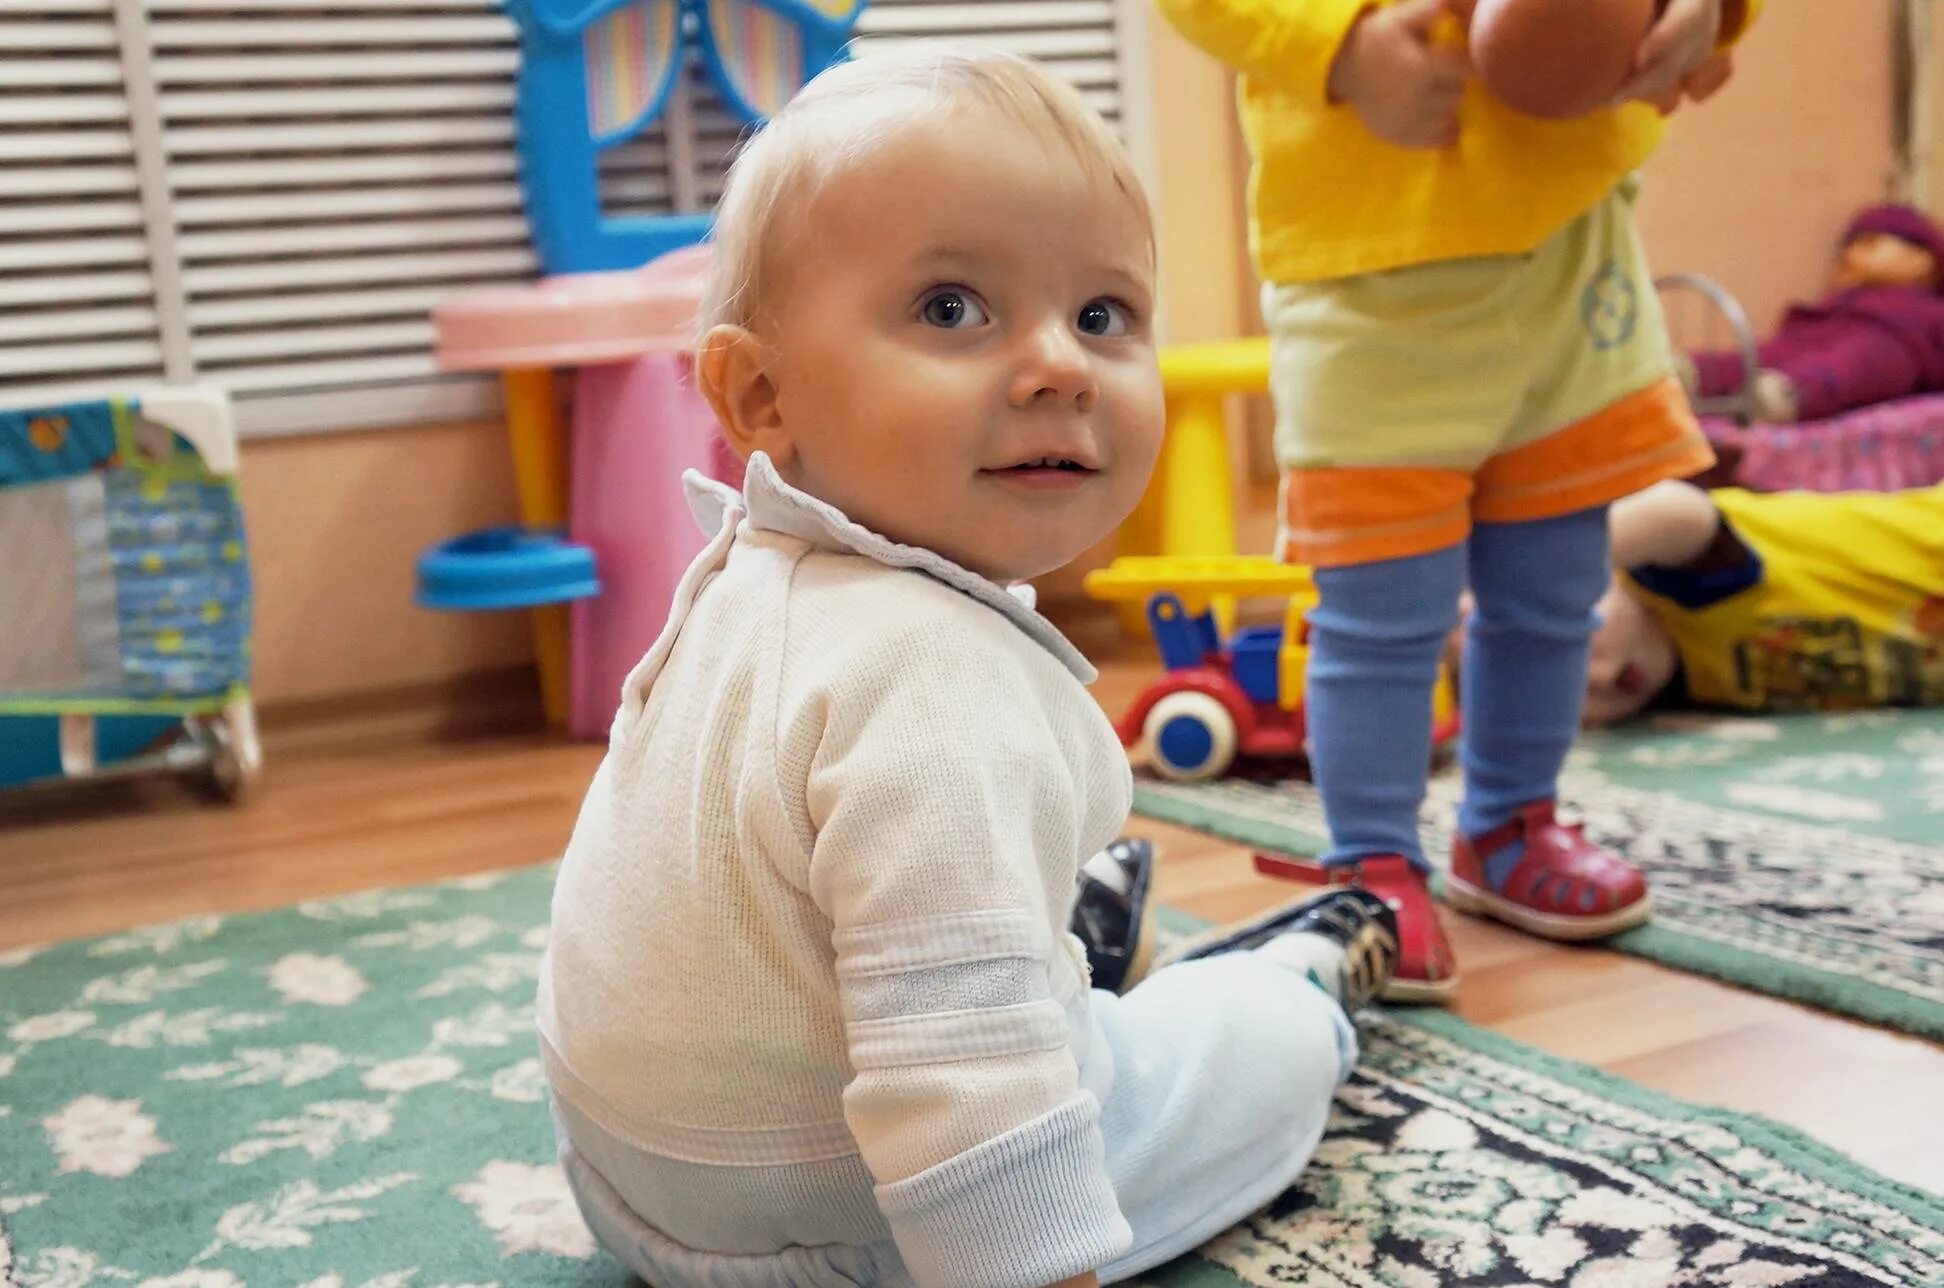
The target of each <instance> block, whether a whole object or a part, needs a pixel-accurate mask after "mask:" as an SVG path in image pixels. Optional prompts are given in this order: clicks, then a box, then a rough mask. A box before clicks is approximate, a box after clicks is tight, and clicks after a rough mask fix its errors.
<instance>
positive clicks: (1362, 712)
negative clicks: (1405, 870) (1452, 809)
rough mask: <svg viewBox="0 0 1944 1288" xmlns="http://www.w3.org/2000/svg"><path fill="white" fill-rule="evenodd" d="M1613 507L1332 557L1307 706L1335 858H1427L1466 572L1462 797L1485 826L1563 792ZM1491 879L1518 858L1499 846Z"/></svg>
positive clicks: (1475, 824) (1471, 823) (1320, 583)
mask: <svg viewBox="0 0 1944 1288" xmlns="http://www.w3.org/2000/svg"><path fill="white" fill-rule="evenodd" d="M1609 576H1610V573H1609V571H1608V566H1607V527H1606V509H1605V507H1600V508H1597V509H1592V510H1582V511H1580V512H1579V513H1577V514H1569V515H1566V516H1564V517H1562V518H1557V519H1542V520H1538V521H1536V522H1532V523H1494V524H1480V525H1478V526H1477V527H1476V528H1475V529H1474V530H1473V532H1472V536H1471V539H1470V541H1469V542H1467V543H1466V544H1464V545H1459V546H1452V547H1450V548H1449V549H1445V550H1438V551H1433V552H1432V553H1430V554H1426V555H1417V556H1414V557H1412V558H1408V559H1391V560H1385V561H1383V562H1380V563H1371V564H1359V565H1355V566H1352V567H1346V568H1329V569H1323V570H1320V571H1319V572H1318V573H1317V576H1316V584H1317V589H1318V590H1319V591H1320V592H1321V596H1322V603H1321V604H1320V605H1319V606H1318V607H1317V609H1316V610H1315V611H1314V612H1312V613H1311V614H1310V649H1311V652H1310V667H1309V685H1308V689H1307V698H1306V706H1307V709H1308V716H1309V737H1310V751H1311V756H1312V759H1313V760H1314V763H1315V770H1316V783H1317V788H1318V790H1319V791H1320V792H1321V793H1322V797H1323V810H1324V813H1325V815H1326V816H1327V817H1328V819H1329V824H1330V836H1331V847H1330V850H1329V851H1328V853H1327V854H1326V855H1325V856H1324V860H1325V862H1348V861H1352V860H1355V859H1358V858H1363V857H1366V856H1369V855H1374V854H1401V855H1403V856H1404V857H1405V858H1407V859H1409V860H1410V861H1411V862H1412V863H1414V864H1416V865H1418V866H1419V867H1423V866H1424V847H1423V844H1422V842H1421V841H1420V840H1419V838H1418V807H1419V805H1420V804H1422V802H1423V800H1424V783H1425V773H1426V770H1427V767H1428V766H1429V764H1430V760H1431V690H1432V685H1433V683H1434V682H1435V680H1436V677H1437V668H1438V655H1439V652H1440V650H1441V648H1442V646H1443V643H1444V639H1445V636H1446V635H1447V634H1448V633H1449V632H1450V630H1451V627H1452V626H1453V624H1454V623H1455V622H1456V620H1457V613H1458V592H1459V591H1460V590H1461V589H1462V588H1463V586H1464V585H1465V584H1466V582H1467V581H1469V583H1470V585H1471V590H1472V596H1473V598H1474V600H1476V602H1477V608H1476V611H1475V612H1474V614H1473V616H1472V619H1471V624H1470V627H1469V629H1468V632H1467V636H1466V641H1465V662H1464V674H1463V675H1462V677H1461V691H1462V693H1463V705H1464V718H1465V739H1464V752H1463V764H1464V771H1465V799H1464V804H1463V806H1462V807H1461V808H1460V810H1459V816H1458V825H1459V827H1460V829H1461V830H1462V831H1463V832H1464V833H1465V834H1466V835H1468V836H1476V835H1478V834H1479V833H1481V832H1486V831H1489V830H1491V829H1492V828H1494V827H1497V826H1499V825H1500V824H1502V823H1504V822H1506V821H1507V820H1509V819H1510V818H1511V817H1512V815H1513V813H1514V811H1516V810H1517V809H1518V808H1519V807H1520V806H1521V805H1525V804H1528V803H1530V802H1532V801H1535V800H1542V799H1546V798H1548V797H1551V796H1552V795H1553V794H1554V792H1555V791H1556V790H1557V781H1558V777H1559V768H1560V766H1561V765H1562V764H1563V763H1565V760H1566V752H1567V750H1568V749H1569V748H1570V747H1571V746H1572V743H1573V736H1574V733H1575V732H1576V731H1577V730H1578V728H1579V721H1580V711H1581V708H1582V706H1583V704H1584V702H1585V698H1586V657H1587V644H1588V641H1589V640H1590V638H1591V637H1592V633H1593V627H1594V624H1595V620H1596V619H1595V614H1594V606H1595V605H1596V604H1598V603H1599V601H1600V596H1601V595H1602V594H1603V593H1604V592H1605V590H1606V586H1607V579H1608V577H1609ZM1499 857H1500V862H1499V863H1497V864H1494V865H1492V866H1493V868H1495V869H1497V870H1488V871H1487V873H1486V875H1487V878H1488V879H1489V880H1490V881H1491V882H1492V883H1493V884H1495V885H1496V884H1498V883H1500V882H1502V881H1503V880H1504V878H1505V876H1506V875H1508V874H1509V872H1510V868H1511V865H1512V863H1514V862H1516V861H1517V857H1518V856H1517V854H1516V853H1515V852H1508V853H1507V854H1505V855H1502V856H1499Z"/></svg>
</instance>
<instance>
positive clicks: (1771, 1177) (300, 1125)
mask: <svg viewBox="0 0 1944 1288" xmlns="http://www.w3.org/2000/svg"><path fill="white" fill-rule="evenodd" d="M551 883H552V872H551V870H550V869H548V868H533V869H527V870H524V871H520V872H515V873H509V874H499V875H490V876H482V877H477V878H471V879H467V880H464V881H460V882H456V883H451V884H447V885H442V886H435V887H426V888H421V889H411V890H393V891H379V892H373V893H368V894H360V895H355V896H352V897H349V898H344V899H335V900H324V901H318V902H314V903H308V904H304V905H301V906H299V907H297V908H293V909H287V910H282V911H278V912H271V913H263V914H255V915H247V916H236V917H230V918H216V917H203V918H196V919H193V920H190V921H184V922H179V923H176V924H173V925H168V926H160V927H154V928H150V929H145V930H140V931H135V932H132V933H130V934H125V935H116V936H111V937H108V938H105V939H98V940H93V941H82V942H76V943H69V944H61V945H56V946H52V947H48V948H43V949H27V950H19V951H15V952H10V953H6V954H4V955H0V1283H6V1284H10V1285H18V1286H19V1288H87V1286H88V1285H110V1286H113V1288H249V1286H256V1288H514V1286H516V1285H576V1286H583V1285H584V1286H586V1288H618V1286H619V1285H622V1284H625V1283H628V1282H630V1279H629V1276H628V1275H627V1274H626V1272H624V1271H623V1270H622V1269H621V1267H620V1266H619V1265H618V1264H616V1263H615V1262H613V1261H612V1260H610V1259H609V1258H608V1257H607V1256H606V1255H605V1254H604V1253H602V1252H600V1251H598V1250H597V1249H596V1247H595V1244H594V1241H593V1239H592V1237H591V1236H590V1235H589V1233H588V1231H587V1229H586V1227H585V1225H583V1224H582V1222H581V1219H580V1216H579V1213H578V1212H577V1210H576V1209H575V1207H574V1204H573V1201H572V1198H571V1196H570V1195H569V1194H568V1191H567V1187H566V1185H565V1182H564V1180H563V1178H562V1175H561V1173H560V1170H559V1168H558V1167H557V1166H556V1165H555V1162H554V1157H553V1142H552V1133H551V1130H550V1128H549V1125H548V1119H547V1109H546V1104H545V1097H546V1092H545V1085H544V1081H543V1079H542V1077H541V1073H540V1068H539V1064H538V1061H537V1058H536V1053H535V1047H534V1039H533V1032H532V1025H533V1015H532V995H533V990H534V981H535V974H536V968H537V964H538V958H539V953H540V951H541V949H542V948H543V947H544V946H545V942H546V929H545V919H546V916H547V911H548V899H549V894H550V890H551ZM1366 1043H1367V1045H1366V1057H1365V1061H1364V1063H1363V1065H1362V1067H1361V1068H1360V1069H1359V1071H1358V1073H1357V1075H1356V1078H1355V1079H1354V1080H1353V1081H1352V1082H1351V1083H1350V1084H1349V1085H1348V1086H1347V1087H1346V1088H1345V1090H1344V1092H1343V1095H1342V1098H1341V1104H1340V1106H1339V1109H1338V1113H1337V1117H1336V1121H1335V1124H1334V1128H1333V1130H1332V1132H1331V1134H1330V1136H1329V1138H1328V1139H1327V1140H1326V1141H1325V1143H1324V1145H1323V1147H1322V1150H1321V1151H1320V1153H1319V1155H1318V1159H1317V1164H1316V1166H1315V1167H1313V1168H1312V1169H1311V1171H1310V1173H1309V1174H1308V1175H1307V1177H1306V1179H1305V1181H1304V1182H1303V1185H1302V1186H1301V1187H1300V1188H1299V1189H1297V1190H1296V1191H1293V1192H1292V1193H1291V1194H1290V1195H1288V1196H1287V1197H1285V1198H1284V1199H1283V1200H1282V1201H1281V1202H1279V1203H1278V1204H1277V1205H1275V1206H1273V1207H1272V1208H1271V1209H1270V1210H1268V1211H1267V1212H1265V1213H1264V1214H1262V1215H1261V1216H1259V1217H1257V1218H1256V1219H1255V1220H1253V1221H1251V1222H1249V1223H1248V1224H1247V1225H1246V1226H1244V1227H1242V1228H1240V1229H1238V1230H1236V1231H1234V1232H1232V1233H1230V1234H1228V1235H1225V1236H1223V1237H1222V1238H1221V1239H1218V1240H1217V1241H1216V1242H1215V1243H1213V1244H1211V1245H1210V1246H1209V1248H1208V1249H1207V1250H1206V1251H1205V1252H1204V1253H1203V1254H1202V1255H1200V1256H1197V1257H1191V1258H1187V1259H1185V1260H1184V1261H1182V1262H1180V1263H1177V1264H1176V1265H1174V1266H1171V1267H1168V1268H1167V1269H1165V1270H1163V1271H1160V1272H1157V1273H1156V1274H1154V1275H1151V1276H1149V1277H1148V1282H1150V1283H1152V1284H1154V1285H1157V1286H1158V1288H1208V1286H1211V1285H1223V1286H1227V1285H1233V1284H1237V1283H1243V1284H1252V1285H1270V1284H1290V1283H1298V1284H1332V1283H1341V1284H1371V1285H1376V1284H1382V1285H1396V1286H1397V1288H1428V1286H1429V1285H1432V1284H1440V1283H1451V1284H1463V1283H1480V1284H1514V1283H1518V1284H1559V1285H1565V1286H1566V1288H1633V1285H1642V1288H1645V1285H1648V1284H1653V1285H1660V1284H1689V1283H1693V1284H1721V1285H1724V1286H1733V1288H1741V1286H1742V1285H1767V1284H1800V1285H1804V1286H1805V1288H1820V1286H1822V1285H1836V1284H1852V1283H1853V1284H1897V1283H1925V1282H1937V1281H1938V1277H1939V1276H1944V1242H1940V1236H1939V1235H1938V1233H1937V1231H1938V1229H1940V1228H1944V1207H1940V1206H1939V1205H1938V1204H1936V1203H1935V1202H1934V1201H1932V1200H1929V1199H1926V1198H1924V1197H1922V1196H1919V1195H1916V1194H1915V1193H1914V1192H1911V1191H1907V1190H1904V1189H1900V1188H1899V1187H1897V1186H1894V1185H1892V1184H1890V1183H1888V1182H1886V1181H1883V1180H1881V1179H1880V1178H1877V1177H1874V1176H1872V1175H1871V1174H1869V1173H1867V1172H1865V1171H1863V1170H1861V1169H1859V1168H1856V1167H1854V1166H1853V1165H1850V1164H1848V1163H1845V1162H1843V1161H1841V1160H1839V1159H1837V1158H1836V1157H1834V1156H1833V1155H1830V1154H1828V1153H1827V1152H1825V1151H1822V1150H1820V1149H1819V1148H1817V1147H1815V1146H1813V1145H1810V1144H1808V1143H1807V1142H1803V1141H1801V1140H1800V1139H1799V1138H1796V1137H1793V1136H1792V1135H1790V1134H1788V1133H1786V1132H1783V1131H1781V1130H1780V1129H1778V1128H1775V1127H1772V1126H1770V1125H1767V1124H1764V1123H1761V1122H1759V1121H1757V1120H1753V1119H1747V1118H1741V1117H1736V1116H1733V1115H1726V1114H1713V1113H1710V1112H1709V1111H1703V1110H1697V1109H1694V1108H1693V1107H1691V1106H1685V1105H1681V1104H1679V1103H1678V1102H1674V1101H1670V1100H1664V1099H1661V1098H1659V1097H1655V1096H1652V1095H1650V1094H1649V1093H1646V1092H1643V1091H1640V1090H1639V1089H1638V1088H1633V1087H1631V1086H1629V1085H1628V1084H1625V1083H1622V1082H1618V1081H1616V1080H1613V1079H1608V1078H1605V1077H1603V1076H1602V1075H1599V1074H1597V1073H1594V1072H1592V1071H1589V1070H1585V1069H1581V1068H1579V1067H1577V1066H1571V1065H1565V1064H1559V1063H1557V1062H1551V1061H1548V1060H1547V1059H1546V1057H1543V1056H1539V1055H1537V1054H1536V1053H1533V1052H1530V1051H1527V1050H1526V1049H1524V1048H1520V1047H1517V1046H1514V1045H1513V1044H1510V1043H1506V1042H1503V1041H1502V1040H1500V1039H1497V1038H1494V1037H1492V1036H1490V1035H1488V1034H1485V1033H1482V1032H1480V1031H1479V1030H1476V1029H1472V1028H1470V1027H1469V1026H1466V1025H1464V1024H1462V1023H1461V1022H1458V1021H1455V1020H1452V1019H1451V1018H1450V1017H1446V1016H1428V1017H1402V1016H1400V1017H1393V1018H1379V1019H1376V1020H1374V1021H1373V1022H1372V1024H1371V1026H1370V1027H1368V1028H1367V1030H1366ZM1641 1265H1645V1266H1647V1267H1649V1268H1650V1270H1649V1272H1641V1271H1639V1270H1638V1269H1637V1267H1638V1266H1641ZM1629 1266H1632V1267H1636V1269H1633V1270H1629V1269H1628V1267H1629ZM1663 1270H1665V1271H1666V1272H1667V1273H1668V1274H1672V1275H1674V1277H1671V1278H1646V1279H1643V1278H1641V1277H1640V1276H1641V1273H1654V1274H1658V1273H1661V1272H1662V1271H1663ZM1629 1276H1631V1277H1629ZM1736 1276H1739V1277H1736Z"/></svg>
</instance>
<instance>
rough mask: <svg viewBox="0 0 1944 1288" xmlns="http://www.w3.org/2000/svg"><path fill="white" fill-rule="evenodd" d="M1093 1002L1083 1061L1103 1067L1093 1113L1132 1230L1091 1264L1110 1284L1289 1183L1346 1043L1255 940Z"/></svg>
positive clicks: (1316, 1130)
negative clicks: (1107, 1081) (1106, 1066)
mask: <svg viewBox="0 0 1944 1288" xmlns="http://www.w3.org/2000/svg"><path fill="white" fill-rule="evenodd" d="M1092 1006H1093V1020H1094V1025H1095V1034H1094V1043H1093V1054H1092V1056H1091V1058H1090V1063H1092V1061H1094V1060H1103V1061H1105V1060H1111V1062H1112V1065H1113V1069H1112V1073H1111V1076H1112V1083H1111V1085H1110V1086H1109V1087H1108V1089H1107V1090H1106V1092H1105V1094H1104V1095H1103V1098H1102V1099H1103V1103H1102V1106H1101V1116H1100V1126H1101V1133H1102V1135H1103V1136H1104V1137H1105V1139H1106V1144H1107V1168H1108V1171H1109V1172H1110V1173H1111V1175H1112V1177H1113V1182H1114V1191H1115V1194H1116V1195H1117V1197H1118V1198H1119V1199H1120V1206H1121V1212H1122V1214H1123V1215H1124V1216H1125V1217H1126V1218H1127V1222H1128V1224H1129V1225H1130V1226H1132V1227H1133V1230H1134V1244H1133V1247H1132V1248H1131V1249H1130V1250H1129V1251H1128V1252H1127V1254H1126V1255H1125V1256H1123V1257H1121V1258H1120V1259H1119V1260H1118V1261H1116V1262H1114V1263H1113V1264H1112V1265H1109V1266H1106V1267H1104V1268H1102V1270H1101V1272H1100V1278H1101V1281H1102V1282H1103V1283H1112V1282H1114V1281H1116V1280H1121V1279H1127V1278H1130V1277H1132V1276H1134V1275H1137V1274H1139V1273H1141V1272H1142V1271H1144V1270H1148V1269H1151V1268H1153V1267H1154V1266H1158V1265H1161V1264H1162V1263H1164V1262H1167V1261H1170V1260H1172V1259H1173V1258H1175V1257H1178V1256H1180V1255H1182V1254H1183V1253H1185V1252H1188V1251H1191V1250H1192V1249H1194V1248H1196V1247H1199V1246H1200V1245H1201V1244H1203V1243H1205V1242H1206V1241H1207V1240H1209V1239H1210V1238H1213V1237H1214V1236H1215V1235H1217V1234H1219V1233H1221V1232H1222V1231H1223V1230H1225V1229H1227V1228H1228V1227H1229V1226H1231V1225H1234V1224H1235V1223H1236V1222H1238V1221H1241V1220H1242V1219H1244V1218H1245V1217H1247V1216H1248V1215H1249V1214H1250V1213H1252V1212H1255V1211H1257V1210H1258V1209H1260V1208H1261V1207H1262V1206H1263V1205H1265V1204H1267V1203H1268V1202H1269V1201H1270V1200H1272V1199H1274V1198H1275V1197H1276V1196H1277V1195H1278V1194H1280V1193H1282V1192H1283V1191H1284V1190H1286V1189H1288V1188H1289V1186H1290V1185H1291V1184H1293V1183H1294V1182H1295V1180H1296V1178H1297V1177H1298V1176H1299V1175H1300V1174H1301V1173H1302V1171H1303V1168H1304V1167H1305V1166H1306V1165H1307V1164H1308V1162H1309V1158H1310V1155H1311V1154H1312V1153H1314V1152H1315V1149H1316V1145H1317V1142H1318V1141H1319V1140H1320V1139H1321V1138H1322V1135H1323V1126H1324V1123H1325V1122H1326V1120H1327V1119H1328V1117H1329V1109H1330V1098H1331V1096H1332V1095H1333V1094H1334V1093H1335V1091H1336V1087H1337V1085H1338V1084H1339V1083H1340V1082H1342V1080H1343V1079H1344V1077H1345V1076H1347V1075H1348V1073H1349V1071H1350V1069H1351V1066H1352V1065H1354V1064H1355V1063H1356V1058H1357V1045H1356V1034H1355V1031H1354V1030H1353V1029H1352V1028H1351V1027H1350V1023H1349V1021H1348V1020H1347V1019H1346V1018H1345V1017H1344V1014H1343V1011H1342V1008H1340V1007H1339V1006H1338V1005H1337V1004H1336V1002H1335V1001H1334V1000H1332V999H1331V997H1330V996H1329V995H1328V994H1326V993H1325V992H1324V991H1323V990H1322V989H1320V988H1318V987H1317V986H1316V985H1315V984H1313V983H1311V982H1310V981H1309V980H1308V979H1306V978H1305V977H1304V976H1303V975H1302V974H1301V973H1300V972H1299V971H1297V970H1295V969H1292V968H1290V967H1285V966H1281V965H1277V964H1276V963H1275V962H1274V961H1272V960H1271V959H1270V958H1269V957H1267V956H1265V955H1264V954H1263V952H1261V951H1260V950H1258V951H1254V952H1240V953H1234V954H1231V955H1229V956H1224V957H1212V958H1209V959H1207V960H1204V961H1191V962H1183V963H1182V964H1180V965H1178V966H1170V967H1167V968H1166V969H1164V970H1161V971H1157V972H1156V973H1155V974H1154V975H1152V976H1150V977H1149V978H1148V979H1147V980H1146V981H1145V982H1143V983H1142V984H1140V985H1139V986H1138V987H1136V988H1135V989H1134V990H1133V991H1132V992H1130V993H1128V994H1127V996H1125V997H1115V996H1113V995H1112V994H1109V993H1102V992H1099V991H1096V992H1095V993H1094V994H1093V1004H1092ZM1087 1081H1088V1082H1090V1083H1092V1082H1095V1081H1096V1079H1095V1077H1094V1076H1093V1070H1091V1069H1089V1071H1088V1077H1087Z"/></svg>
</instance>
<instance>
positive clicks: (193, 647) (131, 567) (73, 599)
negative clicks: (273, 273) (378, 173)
mask: <svg viewBox="0 0 1944 1288" xmlns="http://www.w3.org/2000/svg"><path fill="white" fill-rule="evenodd" d="M0 561H4V563H3V565H0V786H13V785H16V784H21V783H29V782H38V781H42V780H49V779H58V778H87V777H95V776H100V775H106V774H125V773H133V772H142V771H152V770H163V771H174V772H182V773H193V774H197V775H200V776H202V777H204V778H205V779H206V781H207V782H208V783H209V784H210V785H211V786H212V787H213V788H214V789H215V790H216V791H217V792H218V793H219V794H221V795H222V796H224V797H225V798H234V797H235V796H237V795H238V794H239V793H240V792H242V791H243V790H244V789H245V788H246V787H248V786H249V784H250V783H251V782H252V781H253V780H254V779H255V778H256V775H257V772H258V770H259V768H260V766H261V764H262V752H261V750H260V747H259V745H258V741H257V735H256V719H255V713H254V710H253V708H252V707H251V704H250V696H249V676H250V617H251V613H250V608H251V596H250V573H249V562H248V557H247V550H246V547H245V545H244V539H243V513H242V508H241V506H240V505H239V503H238V497H237V487H236V433H235V428H234V424H233V422H232V420H231V417H230V414H229V404H228V402H227V400H226V399H224V397H223V396H222V395H221V394H220V393H217V392H215V391H212V390H205V389H199V388H190V389H169V390H157V391H154V392H152V393H149V394H145V395H143V396H142V397H141V398H140V399H139V400H137V399H133V398H130V399H112V400H104V401H98V402H89V403H75V404H72V405H69V406H62V407H45V408H36V409H32V410H17V411H5V410H0Z"/></svg>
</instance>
